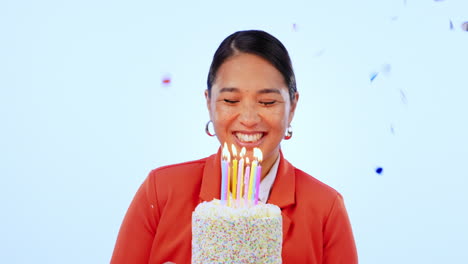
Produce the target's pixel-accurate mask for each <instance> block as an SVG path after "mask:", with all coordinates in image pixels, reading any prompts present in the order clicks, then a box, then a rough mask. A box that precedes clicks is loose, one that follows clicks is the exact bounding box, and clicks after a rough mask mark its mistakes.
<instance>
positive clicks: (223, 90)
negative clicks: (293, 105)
mask: <svg viewBox="0 0 468 264" xmlns="http://www.w3.org/2000/svg"><path fill="white" fill-rule="evenodd" d="M219 92H220V93H228V92H231V93H232V92H237V93H238V92H240V89H239V88H235V87H223V88H221V90H219ZM257 93H258V94H267V93H276V94H281V92H280V90H279V89H275V88H265V89H262V90H260V91H258V92H257Z"/></svg>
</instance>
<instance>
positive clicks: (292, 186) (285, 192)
mask: <svg viewBox="0 0 468 264" xmlns="http://www.w3.org/2000/svg"><path fill="white" fill-rule="evenodd" d="M294 170H295V169H294V167H293V166H292V165H291V163H289V162H288V161H287V160H286V159H284V157H283V153H282V152H281V151H280V164H279V166H278V173H277V174H276V179H275V182H274V183H273V186H272V188H271V192H270V197H269V198H268V203H271V204H275V205H277V206H278V207H279V208H281V215H282V216H283V241H284V239H285V238H286V236H287V234H288V231H289V228H290V226H291V219H290V217H289V216H288V214H287V213H286V210H283V209H285V208H287V207H289V206H292V205H294V204H295V203H296V197H295V190H296V174H295V171H294Z"/></svg>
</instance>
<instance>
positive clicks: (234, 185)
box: [230, 144, 237, 200]
mask: <svg viewBox="0 0 468 264" xmlns="http://www.w3.org/2000/svg"><path fill="white" fill-rule="evenodd" d="M231 149H232V174H231V175H232V186H231V188H230V190H231V193H232V199H234V200H236V199H237V149H236V147H235V146H234V144H232V145H231Z"/></svg>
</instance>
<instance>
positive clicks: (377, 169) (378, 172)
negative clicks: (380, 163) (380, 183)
mask: <svg viewBox="0 0 468 264" xmlns="http://www.w3.org/2000/svg"><path fill="white" fill-rule="evenodd" d="M375 172H376V173H377V174H382V172H383V168H382V167H378V168H376V169H375Z"/></svg>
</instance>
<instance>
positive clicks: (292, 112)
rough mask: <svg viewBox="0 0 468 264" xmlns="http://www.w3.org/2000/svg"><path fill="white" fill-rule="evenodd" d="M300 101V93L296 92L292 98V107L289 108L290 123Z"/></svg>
mask: <svg viewBox="0 0 468 264" xmlns="http://www.w3.org/2000/svg"><path fill="white" fill-rule="evenodd" d="M298 101H299V93H298V92H296V93H294V100H291V108H290V109H289V124H291V122H292V120H293V117H294V113H295V112H296V106H297V102H298Z"/></svg>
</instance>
